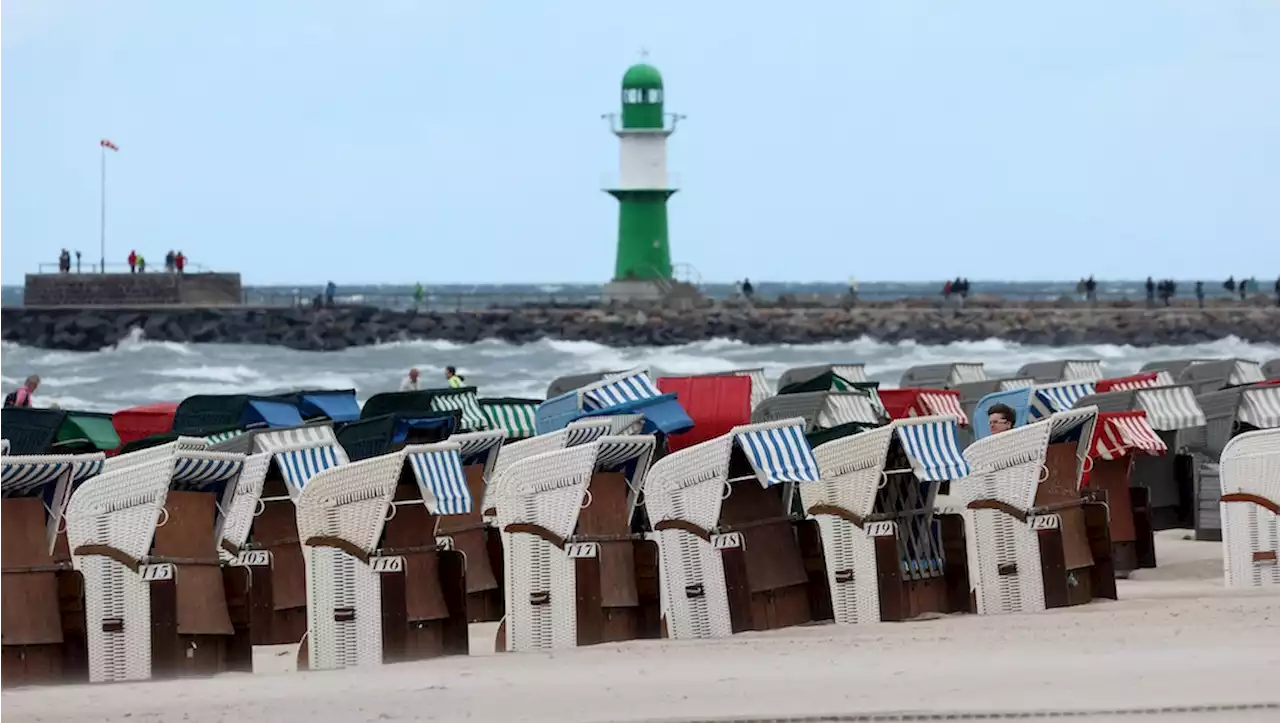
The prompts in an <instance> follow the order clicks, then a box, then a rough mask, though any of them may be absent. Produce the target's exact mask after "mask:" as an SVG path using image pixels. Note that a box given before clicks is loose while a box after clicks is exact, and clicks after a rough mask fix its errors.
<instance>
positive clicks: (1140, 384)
mask: <svg viewBox="0 0 1280 723" xmlns="http://www.w3.org/2000/svg"><path fill="white" fill-rule="evenodd" d="M1168 377H1169V373H1168V372H1165V371H1158V372H1143V373H1142V374H1131V375H1129V376H1127V377H1112V378H1111V379H1099V380H1098V381H1096V382H1094V385H1093V388H1094V389H1095V390H1097V393H1098V394H1102V393H1103V392H1126V391H1129V390H1130V389H1150V388H1151V387H1163V386H1168V385H1170V384H1173V380H1172V379H1170V378H1168Z"/></svg>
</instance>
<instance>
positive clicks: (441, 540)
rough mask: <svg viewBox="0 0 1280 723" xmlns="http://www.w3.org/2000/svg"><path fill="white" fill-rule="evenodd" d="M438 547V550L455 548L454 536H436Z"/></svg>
mask: <svg viewBox="0 0 1280 723" xmlns="http://www.w3.org/2000/svg"><path fill="white" fill-rule="evenodd" d="M436 549H438V550H452V549H453V538H452V537H449V536H448V535H441V536H440V537H437V538H436Z"/></svg>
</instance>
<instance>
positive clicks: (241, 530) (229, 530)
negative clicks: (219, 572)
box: [218, 452, 272, 564]
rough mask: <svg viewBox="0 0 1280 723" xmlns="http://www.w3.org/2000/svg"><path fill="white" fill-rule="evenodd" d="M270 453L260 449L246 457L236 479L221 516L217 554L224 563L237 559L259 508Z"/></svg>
mask: <svg viewBox="0 0 1280 723" xmlns="http://www.w3.org/2000/svg"><path fill="white" fill-rule="evenodd" d="M271 458H272V454H271V453H270V452H259V453H257V454H251V455H249V456H248V457H245V460H244V469H243V470H242V471H241V472H240V478H239V479H238V480H237V481H236V488H235V494H234V496H233V497H232V498H231V502H230V504H229V505H228V507H227V511H226V515H225V516H224V517H223V521H222V530H221V538H222V542H221V544H220V545H219V549H218V555H219V556H220V557H221V558H222V561H223V562H225V563H228V564H230V563H234V562H235V561H237V560H238V559H239V555H240V550H241V548H243V547H244V546H245V543H246V542H248V540H249V532H250V530H252V529H253V517H254V515H255V514H257V513H258V512H259V511H261V509H262V501H261V500H262V486H263V483H264V482H266V479H267V470H268V469H270V468H271Z"/></svg>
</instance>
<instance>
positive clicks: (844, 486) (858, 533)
mask: <svg viewBox="0 0 1280 723" xmlns="http://www.w3.org/2000/svg"><path fill="white" fill-rule="evenodd" d="M813 452H814V456H815V458H816V459H817V461H818V466H819V469H820V470H821V473H822V479H821V482H820V483H819V484H810V485H801V486H800V496H801V498H802V499H803V501H804V507H805V510H806V512H807V513H808V514H810V515H812V516H813V517H814V518H815V519H816V520H817V521H818V526H819V529H820V530H821V534H822V545H823V550H824V558H825V561H826V578H827V579H826V582H827V584H828V586H829V588H830V591H831V604H832V609H833V612H834V617H835V621H836V622H837V623H842V624H852V623H868V622H880V621H882V620H886V621H888V620H905V619H907V618H911V617H915V616H917V615H920V614H921V613H925V612H961V611H965V612H967V611H968V610H969V580H968V572H967V561H966V557H965V540H964V522H963V520H962V519H961V517H960V516H959V514H958V511H948V513H947V514H945V515H938V514H937V513H936V512H935V500H936V498H937V495H938V491H939V488H940V486H941V485H943V484H947V483H951V481H952V480H960V479H963V478H964V477H965V476H967V475H968V472H969V466H968V464H967V463H966V462H965V460H964V457H963V456H961V453H960V446H959V442H958V441H957V439H956V418H955V417H953V416H929V417H916V418H912V419H902V420H897V421H894V422H892V423H890V424H889V425H888V426H886V427H881V428H878V429H872V430H868V431H865V432H861V433H859V434H854V435H852V436H846V437H843V438H840V439H835V440H833V441H830V442H826V443H824V444H820V445H818V446H817V447H815V448H814V450H813Z"/></svg>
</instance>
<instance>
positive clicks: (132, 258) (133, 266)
mask: <svg viewBox="0 0 1280 723" xmlns="http://www.w3.org/2000/svg"><path fill="white" fill-rule="evenodd" d="M103 272H104V273H105V272H106V269H103ZM129 273H131V274H136V273H138V252H137V251H130V252H129Z"/></svg>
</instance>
